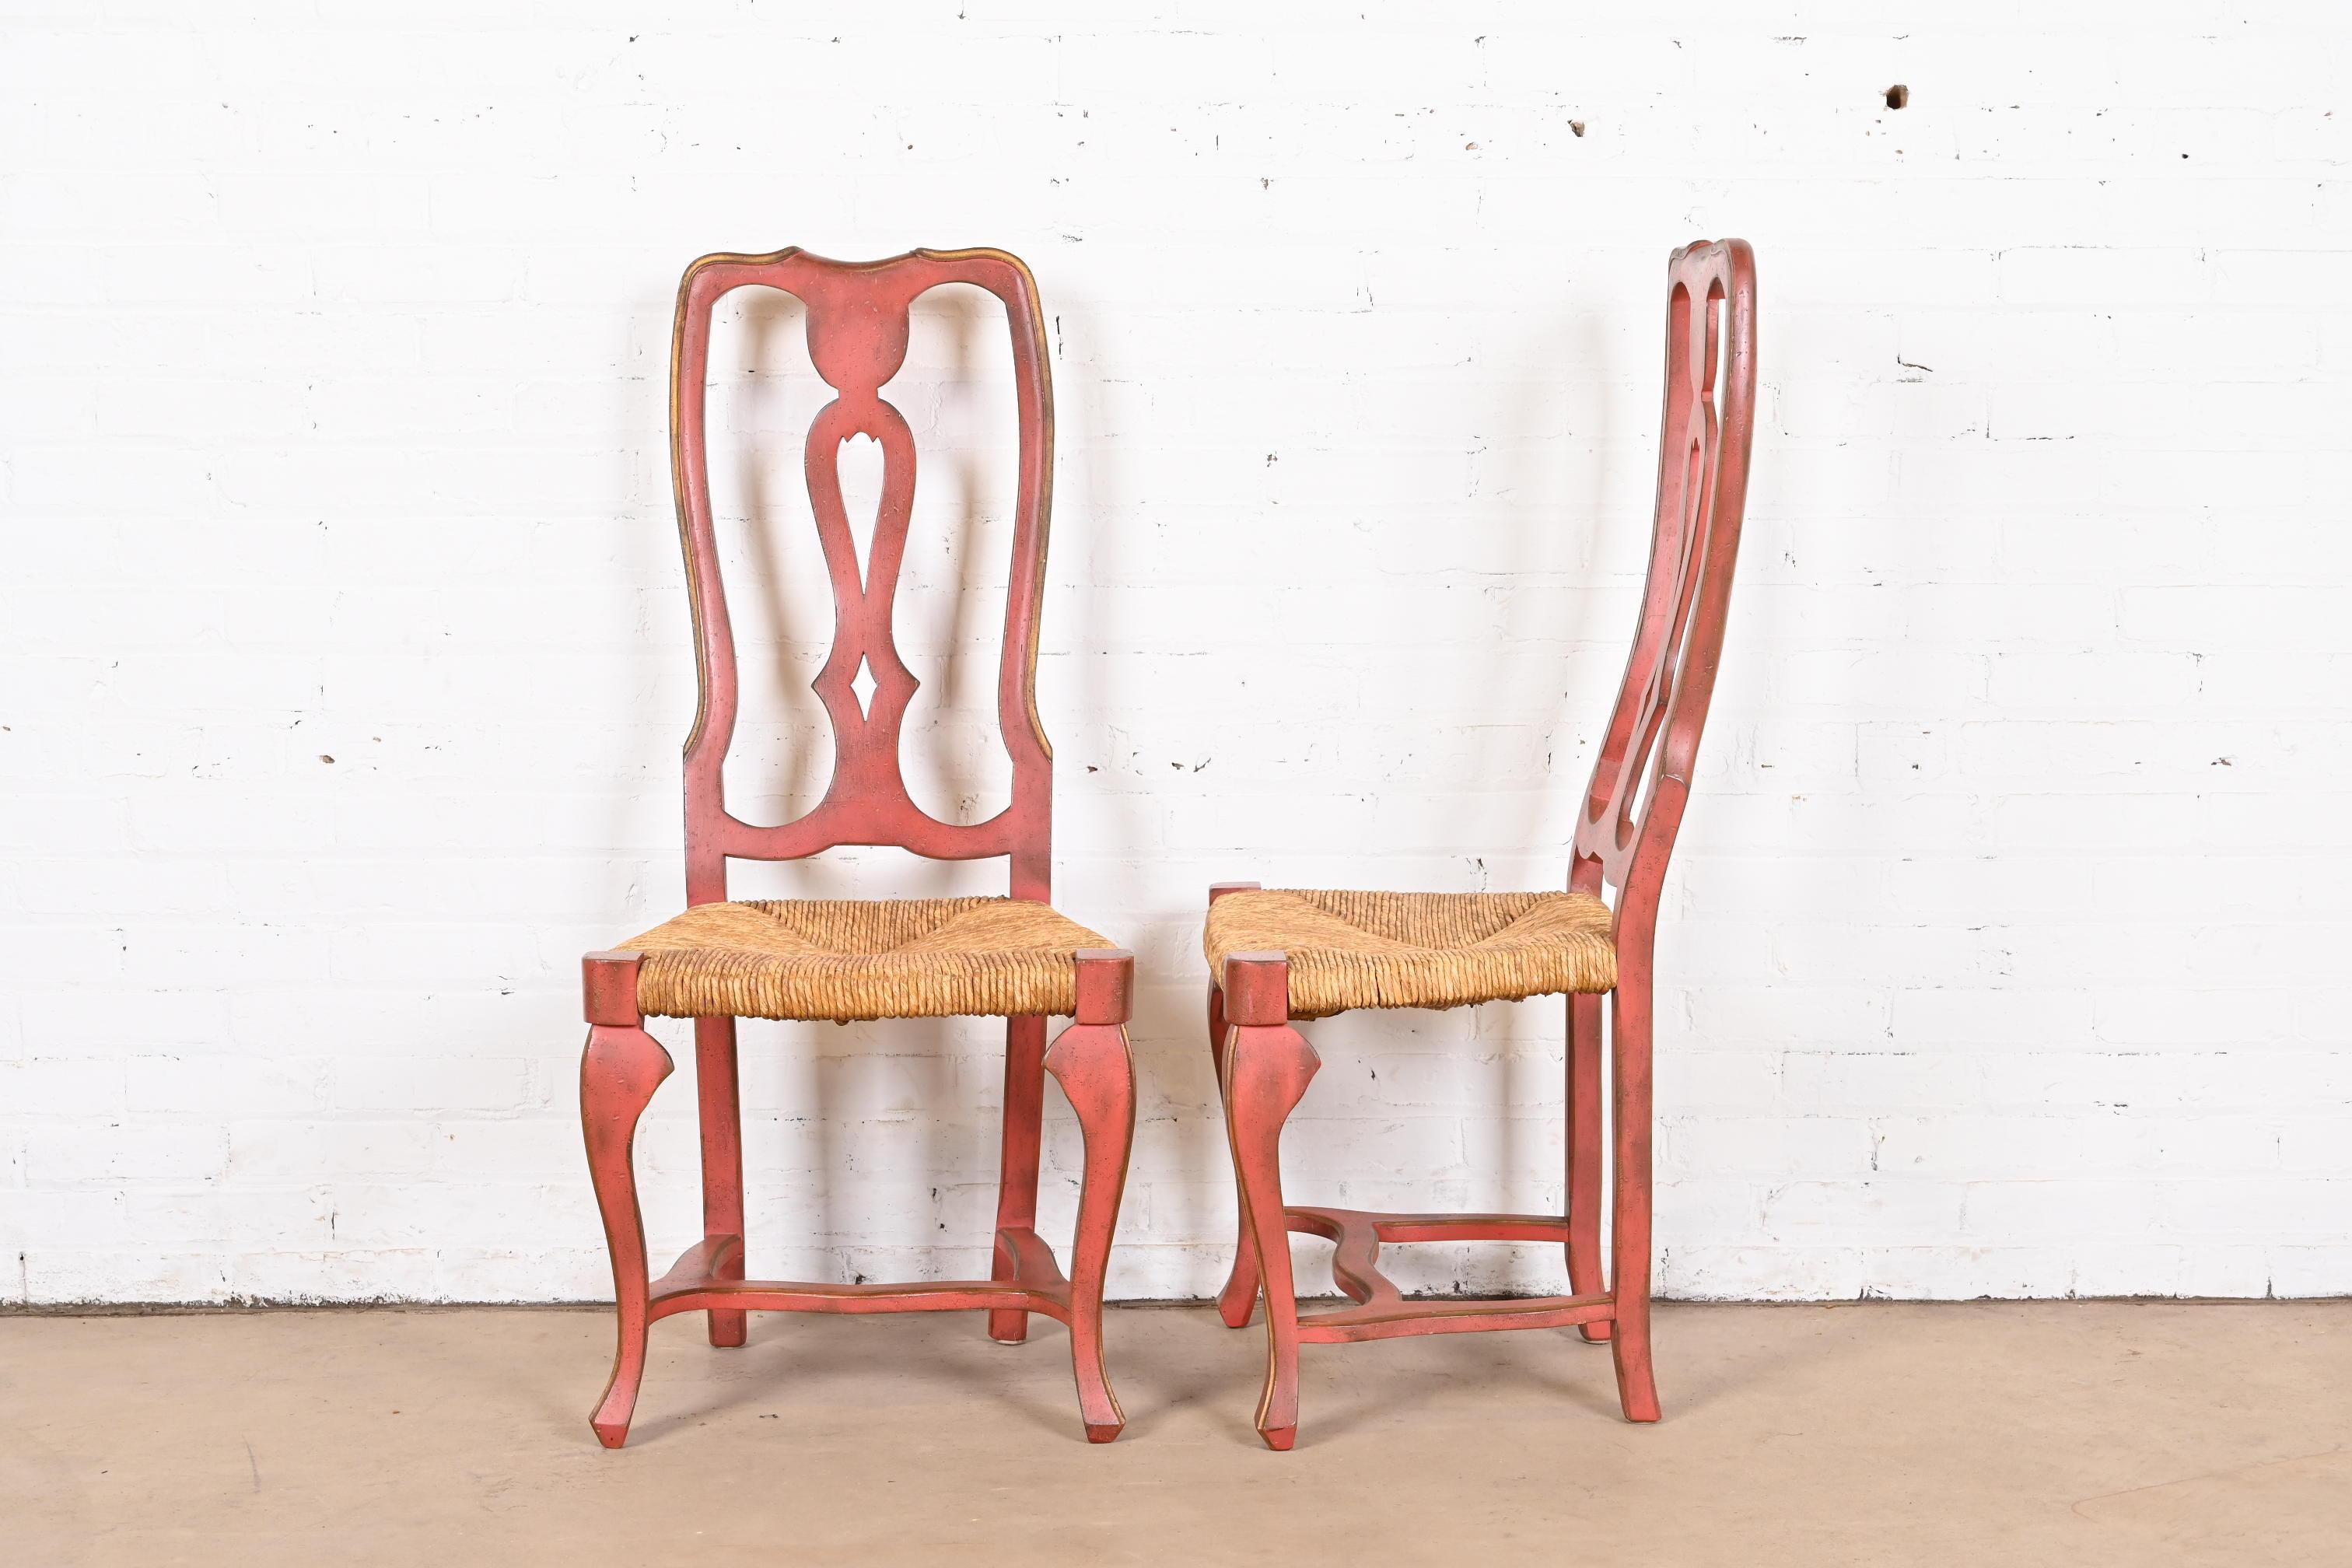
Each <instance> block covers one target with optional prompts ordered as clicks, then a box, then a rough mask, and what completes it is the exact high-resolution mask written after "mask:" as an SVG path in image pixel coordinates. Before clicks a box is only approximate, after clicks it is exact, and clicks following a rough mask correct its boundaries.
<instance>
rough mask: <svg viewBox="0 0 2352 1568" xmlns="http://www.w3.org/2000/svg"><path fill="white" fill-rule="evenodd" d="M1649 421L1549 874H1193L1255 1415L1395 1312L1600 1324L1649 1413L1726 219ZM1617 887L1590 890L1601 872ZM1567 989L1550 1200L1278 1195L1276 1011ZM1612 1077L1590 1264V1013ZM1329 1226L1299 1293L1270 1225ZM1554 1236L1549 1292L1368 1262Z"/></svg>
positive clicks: (1726, 452) (1726, 531)
mask: <svg viewBox="0 0 2352 1568" xmlns="http://www.w3.org/2000/svg"><path fill="white" fill-rule="evenodd" d="M1667 279H1668V300H1667V313H1666V389H1665V421H1664V436H1663V438H1662V452H1661V457H1660V462H1659V467H1658V496H1657V514H1656V521H1655V531H1654V536H1653V540H1652V544H1651V553H1650V568H1649V581H1648V586H1647V588H1646V590H1645V592H1644V594H1643V600H1642V611H1641V618H1640V621H1639V623H1638V624H1637V626H1636V627H1635V629H1634V636H1633V658H1632V659H1631V661H1630V662H1629V663H1628V664H1627V666H1626V670H1625V679H1624V683H1623V686H1622V689H1621V690H1620V692H1619V694H1618V698H1617V706H1616V710H1615V712H1614V714H1613V715H1612V718H1611V720H1610V724H1609V730H1608V734H1607V737H1606V740H1605V742H1604V743H1603V744H1602V746H1601V754H1600V758H1599V761H1598V763H1597V765H1596V766H1595V767H1594V769H1593V774H1592V784H1591V789H1590V790H1589V792H1588V793H1587V795H1586V797H1585V802H1584V810H1583V812H1582V813H1581V815H1580V820H1579V822H1578V825H1577V832H1576V840H1575V847H1574V850H1573V858H1572V860H1571V863H1570V868H1569V874H1568V889H1567V891H1565V892H1558V893H1379V892H1335V891H1305V890H1269V889H1259V888H1258V886H1257V884H1255V883H1254V882H1227V883H1221V884H1219V885H1218V886H1216V887H1213V888H1212V889H1209V900H1210V903H1209V917H1208V928H1207V932H1206V938H1205V945H1206V948H1207V951H1208V958H1209V969H1210V973H1211V976H1212V980H1211V984H1210V986H1209V1040H1210V1047H1211V1049H1212V1050H1213V1052H1214V1053H1215V1054H1216V1056H1217V1077H1218V1082H1219V1084H1220V1085H1221V1086H1222V1089H1223V1096H1224V1110H1225V1122H1226V1129H1227V1131H1228V1134H1229V1137H1230V1140H1231V1143H1232V1149H1233V1157H1234V1178H1235V1181H1236V1184H1237V1185H1238V1186H1239V1188H1240V1197H1241V1236H1240V1240H1239V1242H1238V1245H1237V1246H1236V1247H1235V1251H1234V1268H1233V1274H1232V1276H1231V1278H1230V1279H1227V1281H1226V1283H1225V1288H1224V1289H1223V1292H1222V1294H1221V1295H1220V1296H1219V1298H1218V1302H1217V1305H1218V1310H1219V1311H1220V1312H1221V1313H1222V1315H1223V1318H1224V1321H1225V1322H1226V1323H1227V1324H1228V1325H1230V1326H1232V1327H1234V1328H1240V1327H1242V1326H1243V1325H1244V1324H1245V1323H1247V1322H1248V1321H1249V1315H1250V1305H1251V1301H1252V1299H1253V1298H1254V1297H1256V1296H1260V1295H1262V1296H1263V1297H1264V1298H1265V1322H1266V1338H1267V1342H1268V1352H1267V1357H1266V1377H1265V1393H1264V1394H1263V1395H1262V1396H1261V1398H1260V1399H1259V1402H1258V1410H1257V1426H1258V1431H1259V1433H1260V1435H1261V1436H1263V1437H1264V1438H1265V1442H1266V1445H1267V1446H1268V1447H1274V1448H1287V1447H1290V1446H1291V1444H1292V1443H1293V1441H1294V1440H1295V1439H1296V1438H1297V1430H1298V1347H1299V1346H1300V1345H1301V1344H1339V1343H1352V1342H1356V1341H1360V1340H1380V1339H1393V1338H1399V1337H1402V1336H1404V1335H1410V1334H1445V1333H1463V1332H1467V1331H1475V1330H1484V1329H1537V1328H1553V1327H1559V1326H1563V1325H1566V1324H1570V1323H1574V1324H1577V1325H1580V1327H1581V1329H1582V1330H1583V1332H1584V1335H1585V1337H1586V1338H1587V1339H1591V1340H1603V1339H1606V1340H1611V1341H1612V1342H1613V1345H1614V1350H1615V1356H1616V1363H1617V1389H1618V1396H1619V1399H1620V1400H1621V1402H1622V1405H1623V1406H1624V1411H1625V1416H1626V1419H1628V1420H1631V1421H1654V1420H1656V1419H1657V1418H1658V1396H1657V1390H1656V1387H1655V1384H1654V1381H1653V1379H1652V1375H1651V1368H1650V980H1651V970H1650V963H1651V949H1652V942H1653V938H1654V931H1655V929H1656V925H1657V916H1658V896H1659V889H1660V886H1661V884H1662V883H1663V882H1664V878H1665V870H1666V857H1667V855H1668V853H1669V852H1670V851H1671V850H1672V849H1673V847H1674V842H1675V829H1676V828H1677V826H1679V825H1680V823H1681V821H1682V815H1683V805H1684V802H1685V799H1686V798H1687V796H1688V795H1689V791H1690V778H1691V764H1692V759H1693V757H1694V755H1695V753H1696V751H1697V748H1698V738H1699V730H1700V728H1701V726H1702V725H1703V724H1704V723H1705V722H1706V709H1707V701H1708V699H1709V697H1710V696H1711V695H1712V693H1713V691H1714V689H1715V674H1716V661H1717V657H1718V655H1719V654H1720V652H1721V650H1722V647H1723V625H1724V613H1725V609H1726V607H1727V599H1728V597H1729V595H1730V591H1731V575H1732V565H1733V562H1734V559H1735V557H1736V556H1737V554H1738V548H1739V521H1740V511H1741V507H1742V504H1743V501H1744V499H1745V496H1746V493H1747V488H1748V440H1749V436H1750V432H1751V430H1752V429H1753V426H1754V419H1755V398H1756V267H1755V258H1754V256H1753V255H1752V254H1751V253H1750V252H1749V250H1748V246H1747V244H1746V242H1744V241H1741V240H1737V239H1727V240H1720V241H1717V242H1715V243H1713V244H1700V245H1692V246H1688V247H1685V248H1683V249H1681V250H1677V251H1675V253H1674V256H1673V258H1672V259H1671V260H1670V262H1669V263H1668V267H1667ZM1607 889H1615V890H1616V901H1615V904H1614V906H1613V908H1612V905H1611V904H1610V903H1609V902H1607V901H1606V900H1604V899H1603V897H1602V894H1603V893H1604V892H1605V891H1606V890H1607ZM1561 992H1564V993H1567V994H1568V995H1569V1006H1568V1112H1567V1115H1568V1173H1567V1175H1568V1183H1567V1186H1568V1201H1567V1204H1566V1205H1565V1206H1566V1208H1567V1210H1568V1212H1567V1213H1566V1214H1565V1215H1405V1214H1368V1213H1362V1212H1358V1211H1354V1210H1347V1209H1334V1208H1305V1207H1300V1206H1297V1205H1290V1204H1286V1202H1285V1200H1284V1197H1283V1184H1282V1167H1281V1161H1280V1155H1279V1147H1278V1146H1279V1142H1280V1139H1281V1135H1282V1127H1283V1122H1284V1121H1285V1120H1286V1119H1287V1117H1288V1116H1289V1114H1290V1111H1291V1110H1292V1108H1293V1107H1294V1106H1296V1105H1297V1103H1298V1100H1299V1098H1300V1097H1301V1096H1302V1095H1303V1094H1305V1093H1306V1090H1307V1082H1308V1080H1309V1079H1312V1078H1313V1077H1314V1076H1315V1072H1316V1069H1317V1068H1318V1066H1319V1065H1320V1063H1319V1061H1318V1058H1317V1057H1316V1055H1315V1051H1314V1048H1313V1047H1311V1046H1309V1045H1308V1044H1307V1040H1306V1037H1304V1036H1302V1035H1301V1034H1300V1033H1299V1032H1298V1030H1297V1028H1295V1027H1293V1025H1294V1023H1295V1022H1296V1021H1297V1020H1299V1019H1306V1018H1320V1017H1326V1016H1329V1015H1331V1014H1334V1013H1340V1012H1345V1011H1348V1010H1349V1009H1351V1008H1357V1007H1460V1006H1466V1005H1471V1004H1474V1003H1478V1002H1486V1001H1495V1000H1501V999H1507V998H1517V997H1524V996H1536V995H1543V994H1553V993H1561ZM1604 996H1607V997H1610V998H1612V1002H1611V1005H1610V1010H1609V1011H1610V1021H1611V1026H1612V1027H1611V1033H1610V1044H1611V1047H1612V1061H1613V1067H1612V1078H1613V1080H1614V1088H1615V1145H1616V1151H1615V1165H1616V1189H1615V1204H1614V1208H1615V1215H1614V1219H1615V1225H1614V1237H1613V1242H1614V1245H1613V1248H1612V1250H1613V1253H1614V1269H1613V1278H1614V1283H1613V1286H1612V1285H1611V1284H1609V1283H1607V1282H1604V1280H1603V1278H1602V1273H1601V999H1602V997H1604ZM1290 1231H1304V1232H1307V1233H1308V1234H1310V1235H1314V1236H1319V1237H1325V1238H1327V1239H1328V1240H1330V1241H1332V1242H1335V1243H1336V1244H1337V1247H1336V1250H1335V1251H1334V1253H1333V1256H1332V1260H1331V1271H1332V1275H1333V1278H1334V1279H1336V1280H1337V1281H1338V1283H1339V1288H1340V1289H1342V1290H1344V1291H1345V1292H1346V1293H1347V1294H1348V1296H1349V1298H1350V1299H1351V1300H1352V1301H1353V1303H1354V1304H1353V1305H1351V1306H1347V1307H1342V1308H1339V1309H1336V1310H1327V1311H1318V1312H1313V1313H1308V1314H1306V1315H1304V1316H1302V1315H1301V1314H1300V1313H1299V1310H1298V1302H1297V1296H1296V1294H1295V1293H1294V1290H1293V1289H1292V1283H1291V1268H1290V1242H1289V1237H1288V1232H1290ZM1410 1241H1557V1242H1560V1243H1562V1244H1564V1246H1565V1247H1566V1250H1567V1262H1568V1275H1569V1286H1570V1290H1572V1291H1573V1292H1574V1294H1572V1295H1569V1296H1550V1297H1540V1298H1535V1299H1519V1300H1406V1299H1404V1298H1403V1297H1402V1295H1401V1294H1400V1293H1399V1292H1398V1290H1397V1289H1396V1287H1395V1286H1394V1285H1393V1284H1392V1283H1391V1282H1390V1281H1389V1280H1388V1279H1384V1278H1383V1277H1382V1276H1381V1273H1380V1270H1379V1268H1378V1260H1379V1256H1380V1248H1381V1244H1382V1243H1383V1242H1410Z"/></svg>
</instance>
